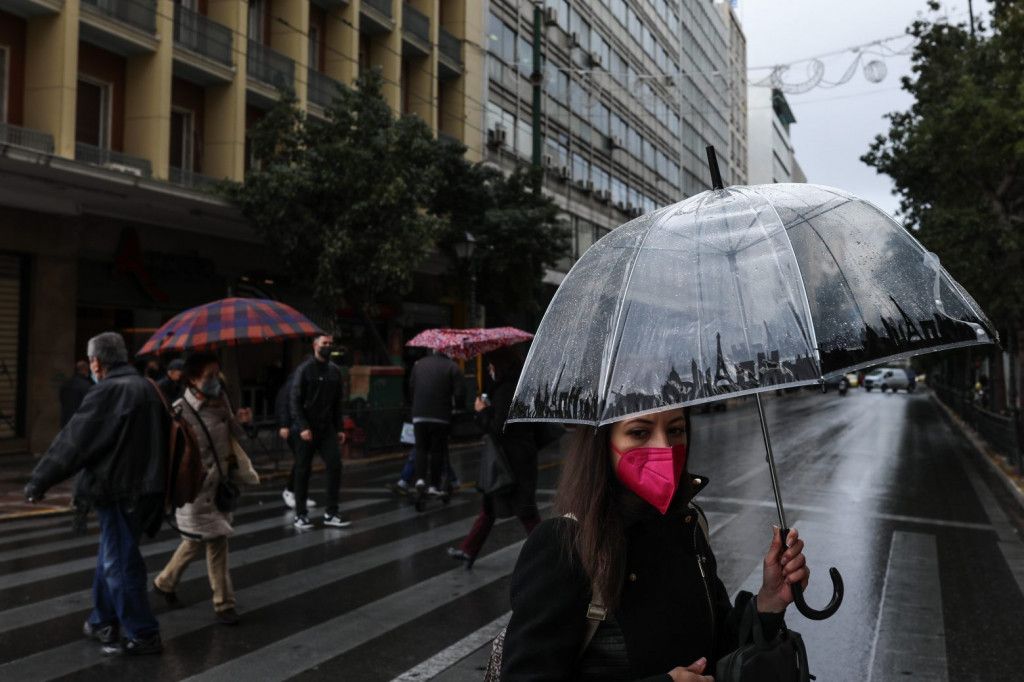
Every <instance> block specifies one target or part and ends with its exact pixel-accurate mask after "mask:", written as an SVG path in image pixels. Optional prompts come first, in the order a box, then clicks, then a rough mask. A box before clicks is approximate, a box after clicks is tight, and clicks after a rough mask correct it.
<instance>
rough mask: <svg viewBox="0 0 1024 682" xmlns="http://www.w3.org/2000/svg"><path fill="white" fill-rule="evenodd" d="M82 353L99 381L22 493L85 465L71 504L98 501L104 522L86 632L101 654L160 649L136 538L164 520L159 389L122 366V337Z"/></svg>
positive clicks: (35, 492) (103, 338)
mask: <svg viewBox="0 0 1024 682" xmlns="http://www.w3.org/2000/svg"><path fill="white" fill-rule="evenodd" d="M86 355H87V356H88V358H89V368H90V369H91V370H92V373H93V374H94V375H95V376H96V379H97V384H96V385H95V386H93V387H92V389H90V390H89V392H88V393H87V394H86V396H85V399H84V400H83V401H82V405H81V407H79V408H78V411H77V412H75V414H74V416H72V417H71V420H70V421H69V422H68V423H67V425H66V426H64V428H63V429H61V431H60V433H58V434H57V437H56V438H54V440H53V443H51V444H50V447H49V449H48V450H47V451H46V454H45V455H43V458H42V459H41V460H40V462H39V464H38V465H36V468H35V470H34V471H33V472H32V476H31V478H30V479H29V482H28V485H26V486H25V497H26V498H28V500H29V501H30V502H36V501H38V500H41V499H42V498H43V496H44V495H45V494H46V491H47V490H48V489H50V488H51V487H53V486H54V485H56V484H57V483H60V482H61V481H63V480H66V479H68V478H70V477H71V476H74V475H75V474H76V473H78V472H79V471H81V472H82V475H81V476H80V477H79V479H78V483H77V484H76V486H75V506H76V507H78V508H79V509H80V510H84V511H83V513H85V512H87V511H88V509H89V508H90V507H92V508H95V509H96V515H97V516H98V517H99V522H100V546H99V557H98V559H97V562H96V574H95V577H94V579H93V586H92V594H93V610H92V613H91V614H90V615H89V619H88V620H87V621H86V622H85V625H84V627H83V632H84V633H85V636H86V637H89V638H90V639H95V640H98V641H99V642H100V643H101V644H102V645H103V652H104V653H106V654H127V655H137V654H156V653H160V651H161V650H162V648H163V647H162V644H161V641H160V627H159V625H158V624H157V622H156V618H154V617H153V612H152V611H151V610H150V607H149V598H148V594H147V583H146V565H145V563H144V562H143V560H142V554H141V553H140V552H139V540H140V538H141V536H142V533H143V531H146V532H148V533H149V534H150V535H152V534H154V533H155V532H156V530H157V529H158V528H159V526H160V520H161V516H162V511H163V496H164V487H165V479H166V470H165V467H166V462H167V438H168V428H169V423H168V417H167V413H166V410H165V409H164V406H163V403H162V402H161V400H160V396H159V394H158V393H157V389H155V388H154V387H153V386H152V385H151V384H150V383H149V382H148V381H146V380H145V379H143V378H142V377H141V376H139V373H138V372H136V371H135V369H134V368H133V367H132V366H131V365H130V364H129V363H128V351H127V349H126V348H125V343H124V339H123V338H122V337H121V335H120V334H117V333H115V332H105V333H103V334H100V335H99V336H94V337H93V338H91V339H89V344H88V347H87V350H86Z"/></svg>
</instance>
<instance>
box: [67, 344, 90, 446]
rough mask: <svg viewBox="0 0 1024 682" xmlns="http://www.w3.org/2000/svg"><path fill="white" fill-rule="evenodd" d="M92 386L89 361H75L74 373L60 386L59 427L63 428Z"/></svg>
mask: <svg viewBox="0 0 1024 682" xmlns="http://www.w3.org/2000/svg"><path fill="white" fill-rule="evenodd" d="M92 387H93V380H92V377H91V376H90V375H89V363H88V362H86V361H85V360H79V361H78V362H76V363H75V373H74V374H73V375H72V376H71V378H70V379H68V380H67V381H65V382H64V384H63V385H62V386H61V387H60V427H61V428H62V429H63V428H64V427H65V426H66V425H67V423H68V422H69V421H71V415H73V414H74V413H75V411H76V410H78V407H79V406H80V405H81V404H82V401H83V400H85V394H86V393H88V392H89V389H90V388H92Z"/></svg>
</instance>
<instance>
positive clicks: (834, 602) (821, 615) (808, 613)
mask: <svg viewBox="0 0 1024 682" xmlns="http://www.w3.org/2000/svg"><path fill="white" fill-rule="evenodd" d="M780 537H783V538H787V537H789V529H788V528H784V529H782V533H781V535H780ZM828 574H829V577H831V578H832V599H831V600H830V601H829V603H828V606H826V607H825V608H823V609H822V610H820V611H818V610H817V609H813V608H811V607H810V606H809V605H808V604H807V602H806V601H805V600H804V588H803V585H800V584H796V585H791V586H790V589H792V590H793V603H794V604H796V610H797V611H799V612H800V613H801V614H803V616H804V618H809V619H810V620H825V619H826V618H831V617H832V616H833V615H835V612H836V611H838V610H839V607H840V606H842V604H843V576H841V575H840V574H839V569H838V568H836V567H835V566H832V567H831V568H829V569H828Z"/></svg>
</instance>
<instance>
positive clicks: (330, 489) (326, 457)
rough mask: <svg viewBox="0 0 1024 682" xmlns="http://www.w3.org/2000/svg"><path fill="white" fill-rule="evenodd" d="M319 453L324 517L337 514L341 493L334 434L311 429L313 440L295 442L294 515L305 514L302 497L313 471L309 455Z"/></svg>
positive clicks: (336, 434) (331, 431)
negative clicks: (324, 480)
mask: <svg viewBox="0 0 1024 682" xmlns="http://www.w3.org/2000/svg"><path fill="white" fill-rule="evenodd" d="M314 452H319V453H320V459H322V460H323V461H324V467H325V468H326V469H327V508H326V509H325V510H324V511H325V513H327V514H331V515H334V514H337V513H338V492H339V490H340V489H341V450H340V449H339V448H338V432H337V431H334V430H332V429H313V440H311V441H304V440H302V439H301V438H298V439H296V441H295V480H294V481H293V483H294V486H295V488H294V492H295V513H296V514H297V515H302V514H305V513H306V497H308V495H309V475H310V473H311V472H312V470H313V453H314Z"/></svg>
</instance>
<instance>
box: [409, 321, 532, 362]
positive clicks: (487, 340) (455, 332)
mask: <svg viewBox="0 0 1024 682" xmlns="http://www.w3.org/2000/svg"><path fill="white" fill-rule="evenodd" d="M532 338H533V334H530V333H528V332H524V331H523V330H521V329H516V328H515V327H494V328H493V329H483V328H475V329H427V330H424V331H422V332H420V333H419V334H417V335H416V336H415V337H413V338H412V339H411V340H410V341H407V342H406V344H405V345H407V346H414V347H417V348H432V349H434V350H436V351H440V352H442V353H444V354H445V355H447V356H448V357H450V358H454V359H455V360H468V359H470V358H472V357H475V356H478V355H483V354H485V353H490V352H491V351H493V350H497V349H499V348H504V347H505V346H514V345H515V344H517V343H525V342H526V341H529V340H530V339H532Z"/></svg>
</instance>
